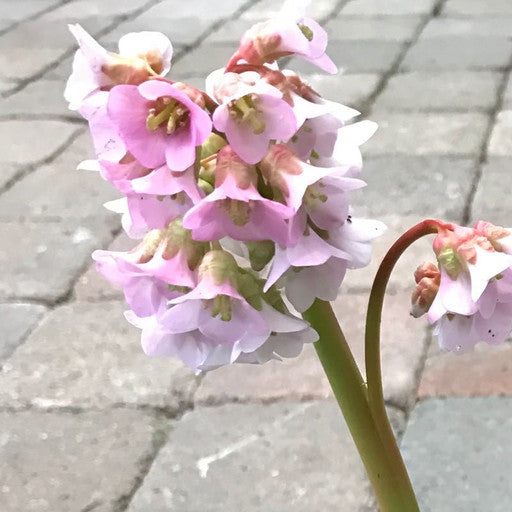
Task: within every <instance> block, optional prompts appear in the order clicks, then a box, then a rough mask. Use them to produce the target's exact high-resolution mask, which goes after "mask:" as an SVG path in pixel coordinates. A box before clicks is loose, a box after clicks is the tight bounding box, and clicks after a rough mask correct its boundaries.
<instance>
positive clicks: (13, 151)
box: [0, 100, 77, 165]
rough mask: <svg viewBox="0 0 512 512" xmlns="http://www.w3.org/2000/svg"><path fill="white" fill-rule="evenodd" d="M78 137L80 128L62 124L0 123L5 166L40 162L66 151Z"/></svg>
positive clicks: (44, 122)
mask: <svg viewBox="0 0 512 512" xmlns="http://www.w3.org/2000/svg"><path fill="white" fill-rule="evenodd" d="M3 101H4V100H3ZM75 133H77V127H76V125H73V124H70V123H65V122H62V121H32V120H31V121H22V120H12V121H0V140H2V157H1V159H2V162H4V163H13V164H19V165H23V164H32V163H36V162H40V161H42V160H44V159H46V158H48V157H49V156H51V155H52V154H54V153H55V152H56V151H58V150H59V149H60V148H62V147H64V146H65V145H66V144H67V142H68V140H69V139H70V138H71V137H72V136H73V134H75ZM42 134H44V137H43V136H42Z"/></svg>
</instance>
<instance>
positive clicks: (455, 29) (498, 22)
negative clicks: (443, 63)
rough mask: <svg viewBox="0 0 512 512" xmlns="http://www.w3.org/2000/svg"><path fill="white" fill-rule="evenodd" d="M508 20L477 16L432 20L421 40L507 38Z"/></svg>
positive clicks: (508, 32) (508, 30)
mask: <svg viewBox="0 0 512 512" xmlns="http://www.w3.org/2000/svg"><path fill="white" fill-rule="evenodd" d="M509 35H510V19H508V18H506V17H495V16H493V17H488V18H484V17H482V16H477V17H474V18H433V19H431V20H430V21H429V22H428V24H427V26H426V27H425V28H424V29H423V31H422V32H421V39H428V38H430V37H446V36H467V37H508V36H509Z"/></svg>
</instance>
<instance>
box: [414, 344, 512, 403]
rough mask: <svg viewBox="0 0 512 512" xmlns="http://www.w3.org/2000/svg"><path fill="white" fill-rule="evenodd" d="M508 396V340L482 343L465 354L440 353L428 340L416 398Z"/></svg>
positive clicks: (511, 372) (511, 366)
mask: <svg viewBox="0 0 512 512" xmlns="http://www.w3.org/2000/svg"><path fill="white" fill-rule="evenodd" d="M492 395H512V343H510V342H506V343H503V344H502V345H498V346H490V345H486V344H485V343H479V344H477V345H476V347H475V350H474V351H472V352H467V353H465V354H454V353H451V352H443V351H441V350H440V349H439V347H438V345H437V341H434V342H433V343H432V347H431V350H430V352H429V356H428V358H427V360H426V362H425V369H424V370H423V374H422V376H421V381H420V386H419V389H418V396H419V398H420V399H423V398H428V397H437V396H448V397H453V396H492Z"/></svg>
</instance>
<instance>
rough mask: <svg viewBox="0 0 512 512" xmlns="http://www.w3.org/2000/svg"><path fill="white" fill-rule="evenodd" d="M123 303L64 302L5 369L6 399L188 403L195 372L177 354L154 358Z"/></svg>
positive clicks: (0, 395) (59, 403)
mask: <svg viewBox="0 0 512 512" xmlns="http://www.w3.org/2000/svg"><path fill="white" fill-rule="evenodd" d="M125 309H126V306H125V304H124V303H120V302H102V303H96V304H92V303H72V304H69V305H66V306H61V307H59V308H57V309H55V310H54V311H52V312H51V313H50V314H49V315H47V316H46V318H45V319H44V321H43V322H42V323H41V324H40V325H39V326H38V328H37V329H36V330H35V331H34V332H32V334H31V335H30V336H29V337H28V339H27V341H26V342H25V343H24V344H23V345H22V346H20V347H19V348H18V350H17V351H16V352H15V353H14V355H13V356H12V357H11V358H10V359H9V361H8V362H7V363H5V364H4V366H3V372H2V374H0V403H1V404H2V405H3V406H10V407H26V406H30V405H35V406H38V407H91V406H92V407H105V406H112V405H117V404H133V405H140V406H153V407H166V408H167V409H168V410H169V411H170V412H177V411H178V409H179V408H180V407H182V406H183V404H185V403H189V402H190V400H191V396H192V393H193V391H194V389H195V376H194V374H193V372H191V371H190V370H189V369H187V368H185V367H184V366H183V364H182V363H181V362H179V361H178V360H177V359H171V358H150V357H147V356H146V355H145V354H144V353H143V351H142V348H141V347H140V342H139V331H138V330H137V329H135V328H134V327H132V326H131V325H130V324H129V323H128V322H127V321H126V320H125V318H124V316H123V311H124V310H125Z"/></svg>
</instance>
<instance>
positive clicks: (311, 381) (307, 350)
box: [194, 344, 332, 405]
mask: <svg viewBox="0 0 512 512" xmlns="http://www.w3.org/2000/svg"><path fill="white" fill-rule="evenodd" d="M331 395H332V391H331V387H330V385H329V382H328V381H327V377H326V376H325V373H324V371H323V369H322V365H321V364H320V362H319V360H318V357H317V355H316V352H315V349H314V347H313V345H311V344H308V345H306V346H305V347H304V350H303V352H302V354H301V355H300V356H298V357H295V358H292V359H284V360H283V361H271V362H269V363H266V364H264V365H231V366H225V367H222V368H219V369H217V370H215V371H214V372H210V373H207V374H206V375H205V376H204V378H203V380H202V381H201V384H200V386H199V389H198V390H197V393H196V394H195V397H194V401H195V402H196V403H199V404H207V405H211V404H219V403H225V402H249V401H258V402H271V401H276V400H282V399H290V400H309V399H313V398H327V397H330V396H331Z"/></svg>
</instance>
